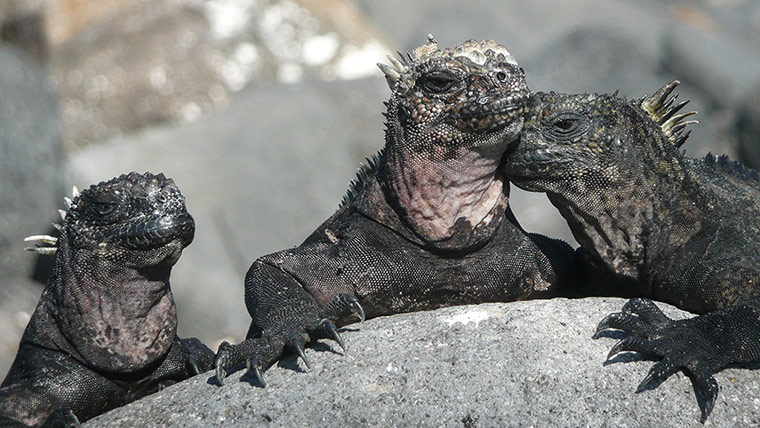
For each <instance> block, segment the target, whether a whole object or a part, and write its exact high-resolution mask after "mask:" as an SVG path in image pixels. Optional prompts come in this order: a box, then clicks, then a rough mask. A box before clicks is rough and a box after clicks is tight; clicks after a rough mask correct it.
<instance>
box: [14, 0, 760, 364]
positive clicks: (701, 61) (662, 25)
mask: <svg viewBox="0 0 760 428" xmlns="http://www.w3.org/2000/svg"><path fill="white" fill-rule="evenodd" d="M428 33H432V34H434V35H435V36H436V38H437V39H438V41H439V43H440V44H441V45H443V46H451V45H453V44H455V43H458V42H460V41H463V40H465V39H468V38H478V39H482V38H489V39H494V40H497V41H499V42H501V43H502V44H504V45H506V46H507V47H508V48H509V49H510V51H511V52H512V53H513V55H514V56H515V57H516V58H517V59H518V61H519V62H520V64H521V65H522V66H523V67H524V68H525V70H526V72H527V76H528V82H529V84H530V86H531V88H532V89H534V90H556V91H572V92H577V91H599V92H602V91H603V92H611V91H614V90H616V89H620V91H621V94H622V95H624V96H626V97H629V98H635V97H640V96H642V95H644V94H648V93H651V92H652V91H654V90H655V89H657V88H658V87H659V86H660V85H661V84H663V83H665V82H667V81H669V80H670V79H674V78H678V79H680V80H681V81H682V82H683V84H682V86H681V88H680V92H681V98H683V99H691V100H692V102H691V104H690V107H691V108H693V109H696V110H698V111H699V113H700V114H699V119H700V122H701V123H700V124H699V125H697V126H695V127H693V129H694V130H693V133H692V137H691V138H690V142H689V143H687V145H686V150H687V152H688V153H689V154H691V155H693V156H702V155H704V154H706V153H707V152H709V151H712V152H714V153H728V154H729V155H731V156H732V157H740V159H741V160H743V161H745V162H747V163H748V164H750V165H753V166H755V167H760V146H758V141H760V138H759V136H758V134H759V133H760V73H758V70H760V45H759V44H758V43H757V41H758V40H760V2H757V1H754V0H681V1H675V0H673V1H657V0H640V1H635V2H634V1H624V0H608V1H604V2H601V1H592V0H579V1H574V2H549V1H536V0H513V1H510V2H508V3H505V2H500V1H496V0H487V1H480V2H467V3H466V2H461V1H454V0H447V1H432V0H421V1H417V2H408V1H401V0H385V1H382V2H379V1H371V0H355V1H350V0H279V1H278V0H207V1H204V0H165V1H149V0H5V1H3V2H0V37H1V38H2V40H3V43H2V44H0V70H2V73H0V94H2V96H0V166H1V168H2V169H0V276H1V277H2V278H3V279H2V282H1V283H0V375H4V373H5V372H6V371H7V368H8V367H9V365H10V362H11V360H12V358H13V355H14V354H15V347H16V345H17V344H18V340H19V338H20V334H21V332H22V331H23V328H24V326H25V323H26V321H27V320H28V317H29V314H30V313H31V312H32V311H33V309H34V304H35V302H36V299H37V296H38V295H39V293H40V291H41V289H42V286H43V285H42V283H43V282H44V281H45V279H46V275H47V271H46V269H47V268H49V261H45V260H42V259H38V258H37V257H35V256H34V255H32V254H25V253H23V248H24V246H25V245H24V243H23V242H22V239H23V237H24V236H26V235H30V234H36V233H43V232H46V231H48V230H49V224H50V222H52V221H55V220H56V216H57V214H56V212H55V211H56V209H57V208H59V207H62V198H63V196H64V192H63V189H64V188H66V189H70V187H71V185H78V186H79V187H80V188H81V187H85V186H89V185H90V184H93V183H96V182H98V181H101V180H105V179H109V178H111V177H113V176H115V175H118V174H121V173H124V172H128V171H130V170H137V171H140V172H142V171H146V170H149V171H152V172H164V173H166V174H167V175H169V176H171V177H173V178H175V180H176V181H177V183H178V185H179V186H180V188H181V189H182V191H183V193H184V194H185V195H186V197H187V200H188V206H189V209H190V211H191V212H192V213H193V215H194V216H195V217H196V221H197V226H198V232H197V235H196V239H195V242H194V243H193V245H191V246H190V247H189V248H188V249H187V250H186V252H185V255H184V256H183V257H182V259H181V260H180V262H179V264H178V265H177V267H176V268H175V270H174V276H173V279H172V286H173V289H174V291H175V296H176V300H177V305H178V308H179V314H180V333H181V335H183V336H197V337H199V338H201V339H202V340H203V341H205V342H206V343H208V344H209V345H210V346H211V347H212V348H214V349H215V348H216V346H217V345H218V343H219V342H220V341H221V340H225V339H226V340H233V341H238V340H240V339H242V338H243V335H244V334H245V331H246V329H247V326H248V323H249V320H250V319H249V317H248V314H247V312H246V311H245V307H244V304H243V277H244V275H245V271H246V270H247V268H248V266H249V265H250V263H251V262H252V261H253V260H254V259H255V258H257V257H259V256H261V255H263V254H266V253H269V252H272V251H276V250H279V249H283V248H286V247H290V246H294V245H298V244H299V243H300V242H301V241H302V240H303V239H304V238H305V237H306V236H307V235H308V234H309V233H311V231H313V229H314V228H315V227H316V226H317V225H319V224H320V223H321V222H322V221H323V220H324V219H326V218H327V217H328V216H329V215H330V214H331V213H332V212H333V211H334V210H335V209H336V207H337V204H338V202H339V201H340V199H341V197H342V195H343V193H344V192H345V188H346V186H347V184H348V182H349V181H350V179H351V178H352V176H353V174H354V172H355V170H356V167H357V166H358V165H359V163H360V162H361V161H362V160H363V159H364V158H365V157H367V156H370V155H371V154H372V153H374V152H375V151H377V150H378V149H379V148H380V147H382V145H383V125H382V117H381V115H380V113H381V111H382V104H381V102H382V101H384V100H386V99H387V98H388V95H389V90H388V88H387V86H386V84H385V81H384V79H383V78H382V77H381V73H380V72H379V70H377V69H376V67H375V63H376V62H378V61H384V56H385V55H386V54H389V53H391V52H393V51H395V50H397V49H398V50H401V51H404V50H411V49H413V48H414V47H416V46H418V45H420V44H421V43H423V42H424V40H425V36H426V35H427V34H428ZM56 103H57V108H56ZM511 201H512V207H513V210H514V211H515V213H516V215H517V217H518V219H519V220H520V221H521V222H522V224H523V225H524V226H525V227H526V229H528V230H531V231H539V232H542V233H545V234H548V235H550V236H554V237H561V238H564V239H567V240H570V241H572V236H571V235H570V233H569V231H568V229H567V227H566V226H565V224H564V222H563V221H562V219H561V218H560V217H559V216H558V215H557V214H556V213H555V212H554V210H553V208H552V207H551V206H550V205H549V204H548V203H547V202H546V200H545V198H544V197H543V196H541V195H535V194H526V193H524V192H519V191H517V190H515V189H514V188H513V190H512V197H511ZM35 279H36V280H37V281H36V282H35V281H34V280H35Z"/></svg>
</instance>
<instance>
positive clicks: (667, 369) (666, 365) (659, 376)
mask: <svg viewBox="0 0 760 428" xmlns="http://www.w3.org/2000/svg"><path fill="white" fill-rule="evenodd" d="M678 370H679V366H678V365H676V364H675V363H673V360H672V359H671V358H668V357H665V358H664V359H663V360H662V361H660V362H658V363H657V364H655V365H653V366H652V368H651V369H649V373H647V375H646V377H645V378H644V380H642V381H641V383H639V386H637V387H636V392H642V391H646V390H648V389H652V385H653V384H659V383H661V382H662V381H664V380H665V379H667V378H668V377H669V376H670V375H672V374H673V373H675V372H677V371H678ZM655 387H656V385H655Z"/></svg>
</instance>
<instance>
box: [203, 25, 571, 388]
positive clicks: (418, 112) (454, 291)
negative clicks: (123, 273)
mask: <svg viewBox="0 0 760 428" xmlns="http://www.w3.org/2000/svg"><path fill="white" fill-rule="evenodd" d="M390 60H391V64H392V65H384V64H381V65H380V68H381V69H382V70H383V72H384V73H385V76H386V79H387V81H388V83H389V85H390V87H391V90H392V95H391V99H390V101H389V102H388V103H387V104H386V105H387V108H388V109H387V112H386V114H385V116H386V141H385V147H384V149H383V150H382V151H380V153H379V154H378V155H376V156H375V157H374V158H373V159H372V160H371V161H370V163H369V165H368V166H366V167H364V168H362V169H361V170H360V172H359V177H358V179H357V180H356V181H355V182H354V183H352V185H351V187H350V188H349V192H348V195H347V196H346V198H345V199H344V201H343V204H342V205H341V207H340V209H339V210H338V211H337V212H336V213H335V214H333V216H332V217H330V218H329V219H327V221H325V222H324V223H323V224H322V225H321V226H320V227H319V228H318V229H317V230H316V231H315V232H314V233H313V234H312V235H311V236H310V237H309V238H307V239H306V241H304V243H303V244H301V245H300V246H299V247H296V248H292V249H289V250H284V251H280V252H278V253H274V254H270V255H267V256H264V257H261V258H260V259H258V260H256V261H255V262H254V263H253V265H252V266H251V268H250V270H249V271H248V274H247V276H246V280H245V300H246V305H247V307H248V311H249V312H250V314H251V317H252V318H253V321H252V323H251V327H250V329H249V332H248V338H247V339H246V340H245V341H244V342H243V343H241V344H238V345H229V344H222V346H220V349H219V352H218V353H217V357H216V362H215V364H216V367H217V379H218V380H219V382H220V383H221V382H222V381H223V379H224V377H225V375H226V373H227V371H228V370H230V369H232V368H233V367H234V366H235V365H236V364H239V363H241V362H243V361H247V363H248V368H249V369H252V370H253V372H254V374H255V375H256V376H257V377H258V379H259V381H260V382H261V383H263V379H262V378H261V371H262V369H264V368H266V367H268V366H269V365H270V364H271V363H272V362H273V361H275V360H276V359H277V358H279V357H280V355H281V354H282V353H283V351H284V350H285V349H290V350H292V351H294V352H296V353H298V354H299V355H300V356H301V357H302V358H303V359H304V361H305V362H306V364H307V366H308V361H307V360H306V358H305V353H304V350H303V347H304V345H305V344H306V343H307V342H309V341H313V340H316V339H318V338H324V337H328V338H332V339H334V340H336V341H338V343H339V344H341V346H342V343H343V341H342V339H341V338H340V336H339V335H338V334H337V332H336V325H341V324H345V323H347V322H348V321H349V320H350V319H351V318H352V317H357V316H358V317H359V318H364V316H366V317H375V316H378V315H385V314H393V313H399V312H408V311H417V310H426V309H433V308H437V307H441V306H450V305H458V304H467V303H479V302H488V301H511V300H517V299H525V298H532V297H542V296H550V295H553V294H554V293H556V292H557V288H558V284H560V283H561V282H562V281H561V279H563V278H564V276H565V275H566V274H568V272H569V266H570V265H571V260H572V257H573V252H572V250H571V249H570V247H569V246H567V245H566V244H565V243H561V242H558V241H554V240H550V239H548V238H545V237H543V236H538V235H532V234H528V233H526V232H525V231H523V230H522V228H520V226H519V225H518V224H517V222H516V220H515V219H514V217H513V215H512V213H511V212H510V210H509V208H508V204H507V202H508V190H509V188H508V186H507V185H506V182H505V181H504V180H503V178H502V176H501V174H500V173H499V172H498V167H499V164H500V162H501V159H502V155H503V153H504V151H505V149H506V148H507V145H508V143H509V142H510V141H512V140H513V139H514V138H516V137H517V135H518V133H519V132H520V129H521V128H522V124H523V120H522V113H523V106H524V104H525V102H526V101H527V96H528V88H527V86H526V85H525V81H524V75H523V71H522V69H520V68H519V67H518V66H517V63H516V62H515V61H514V59H513V58H512V57H511V55H510V54H509V52H507V50H506V49H505V48H504V47H503V46H500V45H498V44H496V43H494V42H491V41H483V42H480V41H468V42H464V43H462V44H460V45H458V46H456V47H454V48H452V49H445V50H439V49H438V46H437V44H436V42H435V41H434V40H433V39H432V38H430V40H429V42H428V43H427V44H426V45H424V46H422V47H420V48H417V49H415V50H414V52H413V53H412V54H407V56H406V57H404V56H401V59H400V60H396V59H392V58H391V59H390Z"/></svg>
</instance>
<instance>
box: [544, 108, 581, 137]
mask: <svg viewBox="0 0 760 428" xmlns="http://www.w3.org/2000/svg"><path fill="white" fill-rule="evenodd" d="M544 123H545V124H546V126H545V129H546V131H547V132H548V133H549V135H553V136H555V137H556V138H560V139H570V138H575V137H578V136H580V135H581V134H583V133H584V132H586V129H587V128H588V126H589V121H588V120H587V119H586V117H585V116H583V115H580V114H576V113H571V112H560V113H557V114H555V115H553V116H550V117H549V118H548V119H547V120H546V121H545V122H544Z"/></svg>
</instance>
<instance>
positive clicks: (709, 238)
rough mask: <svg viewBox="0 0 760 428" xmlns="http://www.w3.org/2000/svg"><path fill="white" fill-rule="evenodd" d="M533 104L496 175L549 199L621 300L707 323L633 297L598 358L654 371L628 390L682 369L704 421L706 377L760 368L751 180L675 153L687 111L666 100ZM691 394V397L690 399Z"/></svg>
mask: <svg viewBox="0 0 760 428" xmlns="http://www.w3.org/2000/svg"><path fill="white" fill-rule="evenodd" d="M677 85H678V82H677V81H675V82H672V83H670V84H668V85H665V86H663V87H662V88H661V89H660V90H659V91H657V92H656V93H655V94H654V95H652V96H651V97H646V98H643V99H641V100H637V101H630V102H629V101H627V100H625V99H622V98H620V97H618V96H616V94H615V95H597V94H580V95H565V94H555V93H550V94H546V93H539V94H537V95H536V96H535V98H534V101H533V102H532V105H531V108H530V113H529V114H528V116H527V118H526V122H525V128H524V130H523V134H522V136H521V138H520V140H519V143H516V144H515V145H514V146H513V147H511V148H510V152H509V154H508V155H507V159H506V163H505V171H506V173H507V176H508V177H509V179H510V180H511V181H512V182H514V183H515V184H516V185H518V186H519V187H521V188H524V189H527V190H531V191H541V192H546V193H547V195H548V197H549V200H550V201H551V202H552V203H553V204H554V205H555V206H556V207H557V208H558V209H559V211H560V213H561V214H562V216H563V217H564V218H565V219H566V220H567V222H568V224H569V226H570V228H571V230H572V232H573V235H574V236H575V238H576V239H577V240H578V242H579V243H580V244H581V247H582V248H583V250H585V251H586V253H587V257H588V261H589V262H590V264H591V265H592V266H594V267H595V270H596V271H597V272H600V273H601V276H602V277H604V278H605V279H606V280H611V281H615V282H616V284H617V286H618V287H620V288H621V289H625V288H629V289H630V290H631V292H632V293H634V294H637V295H639V296H644V297H647V298H650V299H655V300H659V301H663V302H668V303H671V304H673V305H675V306H677V307H679V308H681V309H685V310H687V311H691V312H695V313H698V314H703V315H700V316H697V317H694V318H691V319H685V320H678V321H674V320H672V319H670V318H668V317H666V316H665V315H664V314H663V313H662V312H661V311H660V309H659V308H657V306H655V304H654V303H652V301H651V300H649V299H647V298H641V297H639V298H634V299H632V300H630V301H629V302H628V303H627V304H626V305H625V306H624V307H623V310H622V312H620V313H613V314H611V315H609V316H608V317H606V318H605V319H604V320H603V321H602V322H601V323H600V324H599V326H598V328H597V333H596V334H595V336H594V337H595V338H597V337H599V336H600V333H601V332H603V331H604V330H606V329H619V330H623V331H625V332H627V333H629V335H628V336H627V337H626V338H624V339H623V340H621V341H620V342H618V343H617V344H616V345H615V346H614V347H613V348H612V350H611V351H610V353H609V356H608V358H610V357H612V355H614V354H616V353H618V352H621V351H635V352H638V353H641V354H644V355H646V356H649V357H652V358H654V359H656V360H659V361H658V362H657V363H656V364H655V365H654V366H653V367H652V369H651V370H650V371H649V374H648V375H647V376H646V378H645V379H644V380H643V381H642V382H641V383H640V384H639V386H638V389H637V391H643V390H648V389H654V388H656V387H657V386H658V385H659V384H660V383H662V382H663V381H664V380H666V379H667V378H668V377H669V376H670V375H672V374H673V373H675V372H677V371H679V370H681V369H683V370H684V371H685V372H686V374H687V375H689V376H690V377H691V379H692V382H693V383H694V386H695V389H696V391H697V392H698V398H699V399H700V407H701V409H702V421H703V422H704V421H705V419H706V418H707V416H708V415H709V413H710V411H711V410H712V408H713V406H714V404H715V400H716V397H717V393H718V385H717V382H716V381H715V379H714V377H713V374H715V373H717V372H719V371H721V370H722V369H724V368H725V367H727V366H729V365H732V366H733V365H738V366H747V365H752V364H754V363H757V362H760V221H758V218H760V175H758V174H757V173H756V172H754V171H752V170H750V169H748V168H746V167H744V166H742V165H740V164H738V163H736V162H733V161H730V160H728V158H727V157H725V156H721V157H715V156H713V155H708V156H707V157H705V158H703V159H692V158H688V157H686V156H685V155H683V154H682V153H681V152H680V151H679V147H680V146H681V145H682V144H683V143H684V142H685V141H686V139H687V137H688V135H689V133H684V132H683V131H684V128H685V126H687V125H688V124H690V123H693V122H694V121H687V120H686V118H687V117H689V116H690V115H692V114H694V112H689V113H678V112H679V111H680V110H681V109H682V107H683V106H684V105H685V104H686V102H682V103H679V104H676V105H674V100H675V97H670V94H671V93H672V92H673V90H674V89H675V87H676V86H677ZM700 395H701V397H699V396H700Z"/></svg>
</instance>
